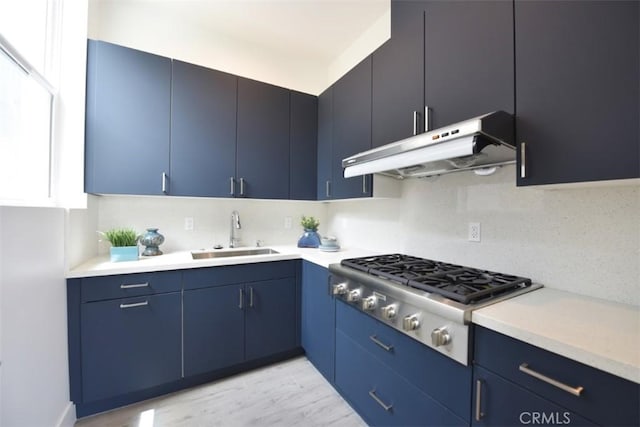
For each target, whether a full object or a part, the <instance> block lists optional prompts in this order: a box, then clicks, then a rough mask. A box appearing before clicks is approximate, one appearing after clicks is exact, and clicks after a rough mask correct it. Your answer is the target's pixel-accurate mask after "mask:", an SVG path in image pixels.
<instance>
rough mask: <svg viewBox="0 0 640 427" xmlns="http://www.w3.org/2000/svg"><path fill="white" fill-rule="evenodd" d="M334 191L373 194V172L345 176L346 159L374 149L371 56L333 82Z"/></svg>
mask: <svg viewBox="0 0 640 427" xmlns="http://www.w3.org/2000/svg"><path fill="white" fill-rule="evenodd" d="M331 146H332V150H331V171H332V178H331V183H330V195H331V198H332V199H347V198H354V197H367V196H371V194H372V191H371V190H372V188H371V176H370V175H365V176H357V177H353V178H345V177H344V175H343V169H342V159H344V158H346V157H349V156H352V155H354V154H356V153H360V152H362V151H366V150H369V149H371V56H368V57H367V58H365V59H364V60H363V61H362V62H360V63H359V64H358V65H356V66H355V67H354V68H352V69H351V70H350V71H349V72H348V73H347V74H345V75H344V76H342V77H341V78H340V80H338V81H337V82H335V84H334V85H333V106H332V142H331Z"/></svg>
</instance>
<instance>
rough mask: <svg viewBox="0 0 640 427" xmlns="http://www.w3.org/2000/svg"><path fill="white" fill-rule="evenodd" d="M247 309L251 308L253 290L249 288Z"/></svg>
mask: <svg viewBox="0 0 640 427" xmlns="http://www.w3.org/2000/svg"><path fill="white" fill-rule="evenodd" d="M249 307H251V308H253V288H252V287H251V286H249Z"/></svg>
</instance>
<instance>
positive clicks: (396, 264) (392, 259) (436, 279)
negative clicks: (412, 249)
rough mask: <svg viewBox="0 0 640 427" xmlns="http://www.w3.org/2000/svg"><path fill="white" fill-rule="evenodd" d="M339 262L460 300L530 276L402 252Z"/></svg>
mask: <svg viewBox="0 0 640 427" xmlns="http://www.w3.org/2000/svg"><path fill="white" fill-rule="evenodd" d="M341 264H342V265H343V266H347V267H351V268H355V269H357V270H360V271H364V272H366V273H368V274H370V275H372V276H377V277H381V278H383V279H387V280H391V281H393V282H395V283H398V284H401V285H405V286H409V287H412V288H415V289H420V290H422V291H425V292H429V293H435V294H439V295H442V296H444V297H446V298H450V299H452V300H454V301H458V302H461V303H463V304H471V303H476V302H478V301H484V300H487V299H491V298H492V297H495V296H498V295H501V294H503V293H505V292H508V291H509V290H510V289H514V290H515V289H519V288H522V287H525V286H530V285H531V280H530V279H527V278H524V277H518V276H513V275H508V274H503V273H496V272H492V271H487V270H478V269H475V268H471V267H464V266H461V265H455V264H448V263H444V262H441V261H433V260H429V259H423V258H418V257H414V256H410V255H402V254H390V255H380V256H372V257H363V258H351V259H346V260H343V261H342V263H341Z"/></svg>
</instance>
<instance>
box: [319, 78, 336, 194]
mask: <svg viewBox="0 0 640 427" xmlns="http://www.w3.org/2000/svg"><path fill="white" fill-rule="evenodd" d="M332 140H333V87H329V88H328V89H327V90H325V91H324V92H322V93H321V94H320V96H318V189H317V195H318V200H328V199H330V198H331V178H332V176H331V167H332V164H333V162H332V161H331V158H332V147H331V145H332V144H331V143H332Z"/></svg>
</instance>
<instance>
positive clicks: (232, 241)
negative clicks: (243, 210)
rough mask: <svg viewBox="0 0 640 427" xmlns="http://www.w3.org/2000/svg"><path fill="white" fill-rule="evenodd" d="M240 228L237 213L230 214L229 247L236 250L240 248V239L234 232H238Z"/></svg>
mask: <svg viewBox="0 0 640 427" xmlns="http://www.w3.org/2000/svg"><path fill="white" fill-rule="evenodd" d="M241 228H242V226H241V225H240V214H239V213H238V211H233V212H231V233H230V235H229V247H230V248H237V247H238V246H240V237H238V235H237V233H238V232H237V231H236V230H240V229H241Z"/></svg>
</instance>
